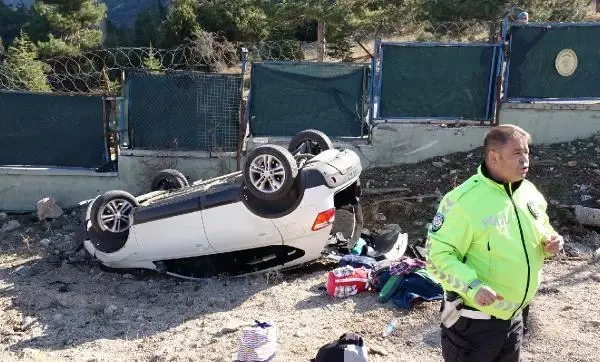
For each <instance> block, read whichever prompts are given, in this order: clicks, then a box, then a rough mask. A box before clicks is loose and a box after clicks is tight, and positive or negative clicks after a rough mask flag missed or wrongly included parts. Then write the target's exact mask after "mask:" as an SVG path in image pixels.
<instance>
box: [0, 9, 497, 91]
mask: <svg viewBox="0 0 600 362" xmlns="http://www.w3.org/2000/svg"><path fill="white" fill-rule="evenodd" d="M500 34H501V26H500V23H499V22H494V21H492V22H491V21H470V22H446V23H431V22H424V23H423V22H422V23H418V24H416V23H407V24H406V25H405V26H403V27H402V29H400V31H398V32H396V33H395V34H390V35H389V36H386V37H378V38H382V40H394V41H403V42H431V41H437V42H489V41H495V40H497V39H499V37H500ZM375 37H377V36H375V35H369V34H360V33H357V34H355V36H354V37H348V38H347V39H343V40H341V41H339V42H338V43H329V42H328V43H327V44H326V52H325V54H326V56H325V58H324V59H323V61H327V62H340V61H350V62H352V61H358V62H364V61H366V60H368V59H369V57H370V56H371V52H372V49H373V43H374V40H375ZM317 48H318V43H317V42H302V41H297V40H278V41H264V42H231V41H228V40H226V39H224V38H223V37H220V36H218V35H216V34H214V33H208V32H203V33H200V34H198V35H197V36H196V38H194V39H193V40H192V41H190V42H188V43H186V44H182V45H180V46H177V47H175V48H171V49H157V48H153V47H117V48H110V49H98V50H93V51H87V52H82V53H80V54H78V55H74V56H61V57H55V58H50V59H40V60H38V61H39V62H40V63H39V65H41V66H42V67H43V68H44V69H45V71H44V74H45V82H46V84H47V86H44V87H42V89H43V90H47V89H49V90H50V91H52V92H57V93H95V94H108V95H119V94H120V90H121V87H122V84H121V82H122V79H123V75H124V73H126V72H128V71H147V72H157V71H162V72H173V71H203V72H211V73H240V72H241V69H242V59H243V57H244V55H245V56H246V60H247V62H248V63H252V62H259V61H271V60H281V61H317V60H318V58H317ZM244 53H245V54H244ZM38 80H39V79H38ZM42 81H43V80H42ZM30 83H31V82H30V81H29V80H28V79H27V75H26V74H22V72H14V71H10V70H9V69H8V68H7V67H6V64H0V89H7V90H17V91H26V90H32V89H31V87H30V86H29V85H28V84H30ZM34 90H38V89H34Z"/></svg>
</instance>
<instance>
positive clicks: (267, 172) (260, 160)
mask: <svg viewBox="0 0 600 362" xmlns="http://www.w3.org/2000/svg"><path fill="white" fill-rule="evenodd" d="M250 181H251V182H252V186H254V187H255V188H256V189H257V190H259V191H261V192H264V193H267V194H270V193H273V192H276V191H277V190H279V189H281V187H282V186H283V183H284V182H285V168H284V167H283V163H282V162H281V161H280V160H279V159H278V158H277V157H275V156H272V155H260V156H258V157H256V158H255V159H254V160H252V163H251V164H250Z"/></svg>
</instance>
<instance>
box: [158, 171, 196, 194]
mask: <svg viewBox="0 0 600 362" xmlns="http://www.w3.org/2000/svg"><path fill="white" fill-rule="evenodd" d="M189 185H190V184H189V182H188V180H187V179H186V178H185V176H184V175H183V174H182V173H181V172H179V171H177V170H172V169H166V170H162V171H160V172H159V173H158V174H157V175H156V176H155V177H154V179H152V186H151V187H150V190H151V191H159V190H177V189H181V188H183V187H186V186H189Z"/></svg>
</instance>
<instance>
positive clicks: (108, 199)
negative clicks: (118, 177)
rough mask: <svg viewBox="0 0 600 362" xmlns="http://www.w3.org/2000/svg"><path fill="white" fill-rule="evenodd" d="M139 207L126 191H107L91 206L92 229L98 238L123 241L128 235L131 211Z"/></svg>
mask: <svg viewBox="0 0 600 362" xmlns="http://www.w3.org/2000/svg"><path fill="white" fill-rule="evenodd" d="M137 206H139V204H138V202H137V200H136V199H135V197H133V195H131V194H130V193H128V192H126V191H119V190H115V191H108V192H106V193H104V194H103V195H100V196H99V197H98V198H96V200H94V202H93V204H92V206H91V210H90V211H91V212H90V219H91V220H90V221H91V223H92V228H93V229H94V231H96V233H98V235H99V236H100V237H110V238H111V239H125V238H127V236H128V235H129V228H130V227H131V220H132V219H131V216H132V214H133V210H134V209H135V208H136V207H137Z"/></svg>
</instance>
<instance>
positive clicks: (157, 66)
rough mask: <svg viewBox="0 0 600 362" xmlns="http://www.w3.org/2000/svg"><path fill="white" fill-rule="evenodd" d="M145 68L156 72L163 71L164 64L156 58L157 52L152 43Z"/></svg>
mask: <svg viewBox="0 0 600 362" xmlns="http://www.w3.org/2000/svg"><path fill="white" fill-rule="evenodd" d="M144 68H146V69H148V70H151V71H156V70H161V69H162V64H161V62H160V60H159V59H158V58H156V52H155V50H154V48H153V47H152V43H150V49H149V50H148V56H147V57H146V59H144Z"/></svg>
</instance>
